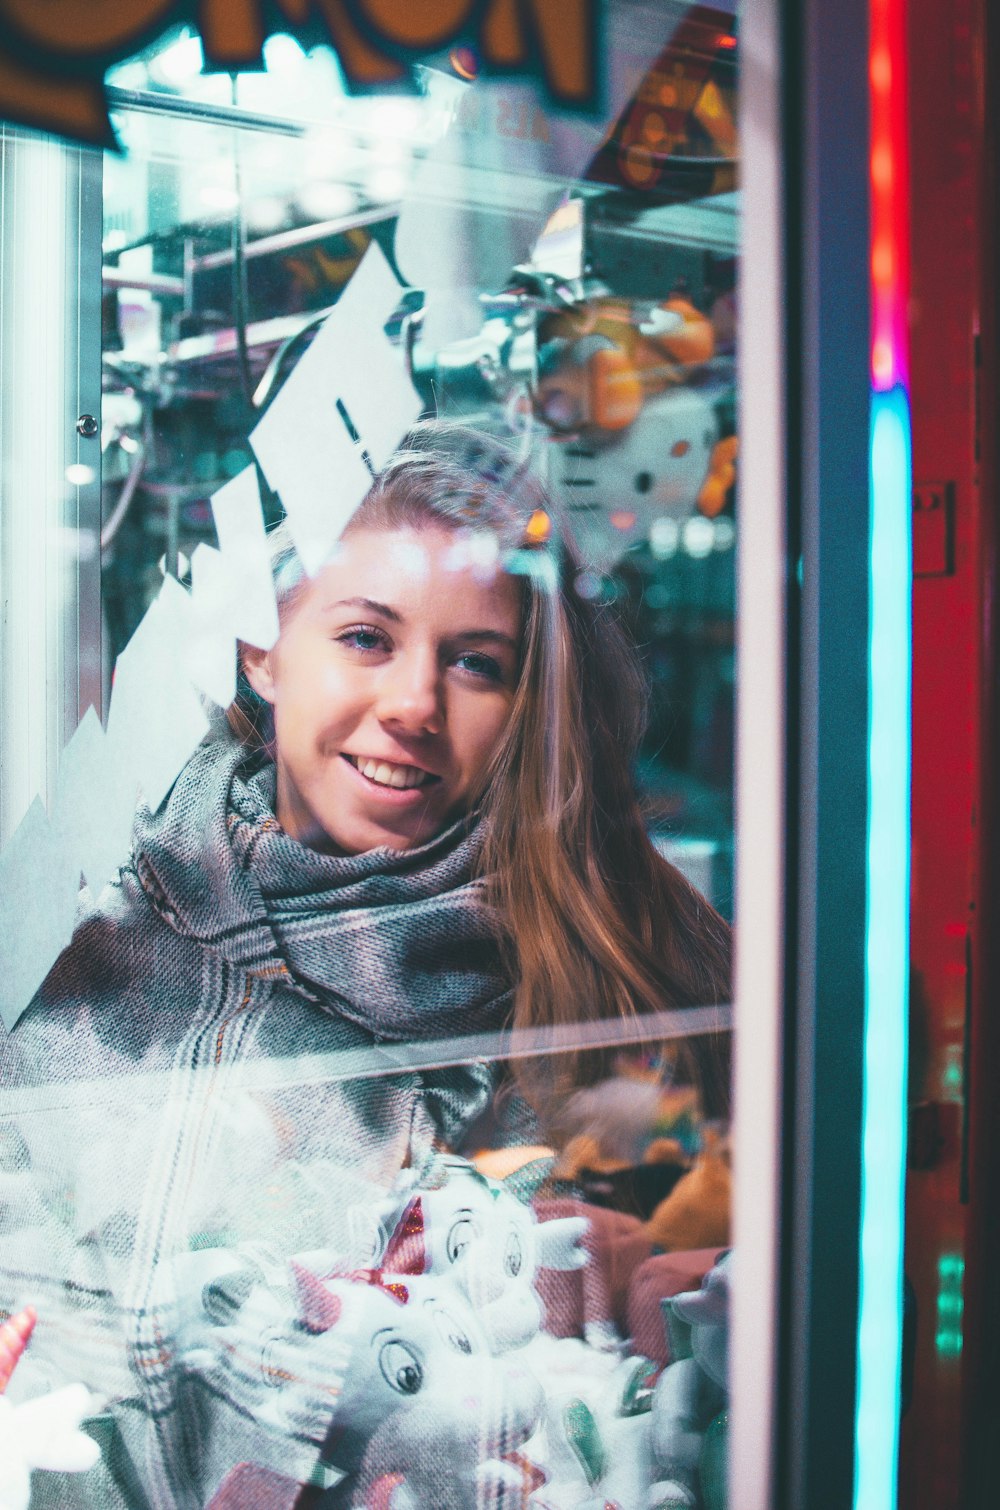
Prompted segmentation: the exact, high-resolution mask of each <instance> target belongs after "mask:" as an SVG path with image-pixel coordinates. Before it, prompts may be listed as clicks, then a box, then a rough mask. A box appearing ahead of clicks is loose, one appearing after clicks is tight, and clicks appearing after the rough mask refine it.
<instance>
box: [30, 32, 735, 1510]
mask: <svg viewBox="0 0 1000 1510" xmlns="http://www.w3.org/2000/svg"><path fill="white" fill-rule="evenodd" d="M608 24H609V33H608V91H609V99H608V106H607V112H606V114H605V115H604V116H602V117H601V119H599V120H595V119H593V118H591V117H587V116H584V115H579V114H573V113H571V112H568V111H561V110H558V109H556V108H554V107H553V106H552V104H551V102H550V101H548V100H547V99H546V97H545V95H544V93H543V91H542V90H541V89H540V87H539V86H538V85H536V84H535V83H534V82H530V81H525V80H521V79H516V78H500V79H497V78H492V79H491V78H488V77H478V76H477V66H476V59H475V56H474V55H473V54H471V53H470V52H469V51H468V50H466V49H456V50H454V51H452V52H451V53H450V54H449V55H448V56H442V57H438V58H435V59H431V60H428V61H427V62H425V63H421V64H420V65H414V66H413V67H412V68H409V69H408V70H407V72H406V79H405V82H404V83H403V84H402V85H401V86H400V87H399V88H398V89H396V90H395V91H393V92H389V91H384V92H382V93H375V94H370V95H363V96H352V95H351V94H349V93H348V91H347V90H346V88H345V85H344V81H343V76H342V74H341V72H340V69H339V65H338V63H337V61H336V58H335V56H334V54H333V53H332V51H331V50H330V49H329V48H328V47H324V46H314V47H310V48H304V47H303V46H301V45H300V44H299V43H298V42H296V41H295V40H294V39H292V38H291V37H276V38H273V39H271V41H270V42H269V43H268V49H267V51H266V54H265V57H266V65H267V66H266V71H264V72H261V73H257V74H240V75H238V76H237V77H235V78H233V79H230V78H229V77H228V76H222V75H214V74H203V73H201V72H200V69H201V64H202V58H201V51H200V44H199V43H198V41H197V38H196V36H195V35H194V33H193V32H192V31H191V30H189V29H182V30H179V31H177V32H175V33H173V34H171V35H170V36H169V37H167V38H164V39H161V40H160V41H159V42H157V43H156V44H155V45H153V46H151V47H150V48H149V49H148V50H147V51H146V52H145V53H143V54H142V55H141V56H138V57H136V58H134V59H131V60H129V61H128V62H127V63H125V64H123V65H121V66H120V67H119V68H118V69H117V70H115V71H114V73H113V74H112V75H111V76H109V83H110V85H111V88H112V105H113V121H114V126H115V130H116V132H117V134H118V138H119V141H120V143H121V146H122V152H121V153H120V154H113V153H108V154H107V155H106V156H105V158H104V164H103V226H102V231H101V234H102V240H103V271H102V289H103V298H102V309H101V330H100V333H99V334H100V350H101V358H102V371H103V402H102V409H101V416H100V422H101V440H100V446H101V453H102V462H103V478H102V480H103V500H102V513H101V520H100V531H99V534H100V540H99V559H100V565H101V612H102V626H101V633H100V636H98V635H97V634H96V632H95V631H94V629H93V628H91V630H90V631H89V636H88V644H89V647H90V651H91V654H94V653H96V652H97V651H98V644H97V642H98V639H99V641H100V644H99V658H100V665H101V683H102V687H103V694H102V701H103V707H102V708H101V709H100V710H99V711H100V712H101V715H102V720H103V722H104V725H105V728H106V734H103V735H102V734H101V732H100V730H99V729H98V727H97V722H96V720H95V719H93V718H91V719H90V721H89V722H85V723H84V724H83V725H82V726H81V733H80V735H79V736H78V737H77V740H76V741H75V743H74V745H73V746H71V747H70V749H69V750H68V751H67V752H66V753H64V754H63V755H62V758H61V762H57V764H58V771H59V774H58V777H57V779H56V782H55V784H54V786H53V791H52V793H51V794H50V800H49V808H50V813H53V814H56V815H57V819H58V822H57V823H56V829H55V841H54V842H55V850H54V853H55V852H56V851H58V855H59V864H61V865H62V871H61V872H60V874H61V875H62V876H63V880H64V881H65V879H66V871H67V868H68V870H69V872H72V874H71V876H70V883H71V884H70V891H71V892H72V891H73V890H75V887H76V883H77V880H78V876H79V871H80V870H81V869H82V870H83V872H84V880H85V882H86V883H87V886H88V889H87V890H86V891H85V892H84V893H83V894H82V896H81V900H80V904H79V908H80V910H79V913H78V916H77V925H76V929H75V932H74V933H73V938H72V942H71V943H70V944H69V947H68V948H67V949H66V950H65V952H63V953H62V955H61V957H60V959H59V962H58V964H56V965H55V968H54V969H53V970H52V971H51V973H49V974H48V976H47V979H45V982H44V985H43V986H42V987H41V990H40V993H39V994H38V995H37V996H36V997H35V998H34V1000H33V1001H31V1004H30V1005H28V1003H27V999H26V1000H25V1001H24V1002H21V1003H20V1006H21V1007H25V1008H26V1010H24V1012H23V1015H21V1017H20V1021H19V1022H18V1024H17V1026H16V1028H15V1030H14V1032H13V1034H12V1035H11V1038H10V1040H9V1043H5V1044H4V1053H5V1054H6V1053H9V1056H10V1065H11V1086H12V1089H11V1092H10V1094H9V1096H8V1097H7V1098H6V1100H5V1112H6V1116H5V1139H6V1144H5V1163H4V1168H5V1170H6V1171H7V1172H6V1173H5V1174H4V1175H3V1179H4V1180H5V1181H9V1182H10V1191H11V1194H10V1209H11V1210H12V1211H13V1212H15V1213H16V1215H15V1217H14V1218H12V1220H11V1222H10V1223H9V1227H10V1245H9V1248H5V1252H4V1255H3V1260H2V1265H3V1267H2V1269H0V1274H2V1276H3V1281H2V1282H3V1288H2V1292H0V1303H2V1304H3V1305H4V1306H6V1307H7V1308H8V1309H10V1310H11V1311H16V1309H17V1308H18V1307H19V1306H21V1305H23V1304H24V1303H26V1302H27V1301H29V1300H30V1301H31V1302H32V1303H33V1304H36V1305H37V1309H38V1312H39V1321H38V1325H37V1329H36V1332H35V1336H34V1338H33V1340H32V1343H31V1347H30V1349H29V1351H28V1352H27V1353H26V1354H25V1357H24V1358H23V1359H22V1361H21V1362H20V1363H19V1364H18V1366H17V1372H16V1375H15V1379H16V1380H17V1381H18V1387H19V1388H21V1389H22V1390H24V1391H25V1392H38V1391H39V1390H40V1389H42V1388H44V1387H48V1386H50V1385H56V1384H58V1383H61V1382H64V1381H68V1380H76V1379H80V1380H83V1381H84V1382H85V1383H86V1384H87V1385H88V1387H89V1388H90V1389H91V1390H92V1391H94V1392H95V1395H94V1398H93V1399H92V1400H91V1402H90V1406H89V1407H88V1409H89V1410H91V1411H92V1415H91V1416H90V1417H89V1425H88V1430H89V1431H90V1432H91V1435H92V1436H93V1437H94V1439H95V1440H97V1441H98V1442H99V1443H100V1446H101V1452H102V1458H101V1462H100V1464H99V1465H97V1466H95V1467H93V1468H91V1469H89V1470H88V1473H87V1476H86V1477H85V1478H83V1479H81V1480H80V1481H79V1482H78V1483H77V1484H76V1485H75V1487H74V1488H73V1491H72V1492H74V1493H77V1494H78V1495H80V1496H82V1498H80V1501H79V1502H80V1503H81V1504H83V1503H86V1504H93V1505H95V1506H96V1505H101V1506H109V1505H122V1506H133V1505H135V1506H140V1505H144V1504H146V1503H152V1502H155V1501H156V1497H157V1496H160V1497H161V1498H164V1499H165V1501H166V1502H170V1503H178V1504H180V1503H197V1504H209V1503H211V1504H214V1505H215V1506H216V1507H217V1510H222V1507H223V1506H225V1505H231V1506H235V1505H246V1504H249V1503H254V1504H257V1503H258V1502H259V1503H261V1504H267V1505H269V1506H271V1505H273V1506H275V1507H277V1506H279V1505H284V1504H288V1505H291V1504H292V1503H293V1502H294V1501H295V1499H296V1497H297V1496H298V1494H299V1492H300V1486H301V1485H303V1484H309V1485H310V1486H312V1488H313V1489H314V1490H315V1493H316V1503H317V1504H319V1503H323V1504H327V1505H331V1506H332V1505H334V1504H337V1505H358V1506H360V1505H372V1504H376V1503H377V1504H385V1505H386V1506H392V1507H395V1510H400V1507H403V1506H410V1505H419V1506H425V1505H426V1506H430V1505H434V1506H448V1505H454V1506H456V1507H457V1506H463V1507H464V1506H469V1505H472V1504H484V1505H486V1504H489V1505H504V1506H509V1507H513V1506H515V1505H517V1506H522V1507H526V1506H532V1507H534V1510H545V1507H548V1510H557V1507H560V1510H561V1507H569V1506H580V1507H584V1506H588V1505H591V1504H598V1503H600V1504H605V1503H617V1504H618V1505H620V1506H622V1507H632V1506H636V1507H638V1506H640V1505H642V1506H645V1505H646V1504H647V1502H648V1500H649V1496H650V1494H652V1493H653V1492H654V1486H656V1485H658V1486H659V1492H660V1495H661V1498H662V1500H663V1502H664V1503H677V1504H681V1503H691V1504H700V1505H703V1506H704V1507H706V1510H718V1507H719V1506H720V1505H721V1504H722V1503H723V1499H722V1498H720V1496H724V1487H723V1486H724V1478H725V1438H726V1424H725V1422H726V1418H725V1406H726V1371H725V1345H726V1322H725V1314H726V1295H727V1286H728V1275H727V1264H726V1260H725V1258H724V1256H723V1255H724V1254H725V1252H726V1250H727V1248H728V1243H729V1210H730V1184H731V1175H730V1150H729V1099H730V1098H729V1068H730V1057H731V1056H730V1037H731V1033H730V1029H731V1009H730V1005H729V954H730V929H729V925H730V923H731V920H732V876H733V691H734V681H735V664H734V640H735V634H734V630H735V600H734V561H735V542H736V529H737V520H736V509H735V488H736V465H737V439H736V433H735V432H736V392H735V388H736V381H735V351H736V330H737V307H736V282H737V268H738V257H739V196H738V191H737V189H736V180H735V164H736V158H737V155H738V144H737V140H736V127H735V117H736V95H737V47H736V30H735V23H734V20H733V18H732V16H731V15H729V14H728V13H726V12H725V11H706V10H704V9H703V8H701V7H691V6H686V5H673V6H669V7H666V8H663V7H656V8H648V9H642V8H639V7H633V6H624V5H622V6H614V7H611V8H610V9H609V21H608ZM95 341H96V332H95ZM137 792H138V808H137ZM66 793H69V796H66V795H65V794H66ZM60 794H62V795H60ZM74 802H75V803H76V806H75V807H74V806H73V803H74ZM60 803H61V804H62V805H61V806H60ZM80 813H82V814H83V816H82V817H79V814H80ZM70 814H73V815H74V816H73V817H72V818H71V817H70V816H69V815H70ZM60 815H61V816H60ZM59 822H61V823H62V827H61V828H60V827H59V826H58V823H59ZM130 835H131V837H129V836H130ZM52 863H53V864H54V863H55V861H53V862H52ZM65 889H66V888H65V887H64V891H65ZM56 952H57V951H56ZM41 974H44V971H42V972H41V973H40V976H39V978H41ZM29 994H30V993H29ZM677 1296H683V1297H684V1298H683V1299H680V1300H677V1301H675V1300H674V1297H677ZM693 1399H696V1400H697V1403H698V1419H697V1423H696V1424H697V1439H696V1440H695V1439H692V1438H691V1437H690V1436H689V1437H687V1438H685V1439H684V1440H682V1431H681V1428H682V1423H683V1422H684V1420H685V1419H686V1416H685V1412H686V1411H687V1409H688V1405H689V1404H690V1403H691V1400H693ZM685 1402H687V1403H685ZM70 1492H71V1491H70V1488H67V1489H66V1493H67V1494H69V1493H70ZM671 1495H673V1496H674V1498H673V1500H671V1499H670V1496H671ZM685 1497H686V1499H685ZM74 1502H75V1501H74Z"/></svg>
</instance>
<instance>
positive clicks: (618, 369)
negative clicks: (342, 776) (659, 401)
mask: <svg viewBox="0 0 1000 1510" xmlns="http://www.w3.org/2000/svg"><path fill="white" fill-rule="evenodd" d="M538 346H539V377H538V386H537V391H536V398H535V403H536V407H537V409H538V411H539V413H540V415H541V416H542V418H543V419H544V420H545V421H546V423H547V424H549V425H550V426H551V427H552V428H553V429H555V430H561V431H573V432H577V431H583V432H584V433H587V432H589V433H594V432H597V433H601V432H603V433H605V434H609V433H614V432H616V431H620V430H626V429H628V427H629V426H630V425H632V424H633V423H634V422H635V420H636V419H637V418H638V416H639V413H640V411H641V410H642V407H643V404H644V403H645V402H646V401H647V399H649V398H652V397H654V396H655V395H657V394H660V393H663V392H665V391H666V390H667V389H669V388H676V387H678V386H679V385H681V384H683V383H684V382H686V381H687V379H688V378H689V376H690V374H691V373H692V372H693V371H694V370H695V369H697V368H698V367H702V366H704V365H705V363H706V362H708V361H710V360H711V358H712V355H713V353H714V351H715V335H714V332H713V329H712V322H711V320H710V319H709V318H708V317H707V315H703V314H702V313H701V312H700V311H699V310H697V309H696V308H695V307H694V305H693V304H692V303H691V301H690V300H689V299H687V298H686V297H684V295H683V294H672V295H671V296H670V298H669V299H666V300H664V301H663V303H660V304H654V305H652V306H651V307H650V306H647V307H645V308H644V309H643V310H640V309H638V308H635V309H634V308H633V306H632V305H631V304H629V303H628V301H626V300H623V299H615V298H610V297H602V298H596V299H593V300H591V301H590V302H589V303H585V304H580V305H577V306H575V307H574V308H572V309H569V310H560V311H559V312H558V313H555V314H552V315H549V316H548V317H547V318H546V319H545V320H543V321H542V323H541V326H540V328H539V332H538Z"/></svg>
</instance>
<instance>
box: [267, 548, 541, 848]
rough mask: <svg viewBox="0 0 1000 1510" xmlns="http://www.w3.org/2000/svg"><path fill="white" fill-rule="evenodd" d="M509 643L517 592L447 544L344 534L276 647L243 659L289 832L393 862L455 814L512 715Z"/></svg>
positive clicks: (516, 624) (515, 637) (513, 669)
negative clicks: (265, 727)
mask: <svg viewBox="0 0 1000 1510" xmlns="http://www.w3.org/2000/svg"><path fill="white" fill-rule="evenodd" d="M352 589H353V590H358V589H360V594H361V595H360V596H348V594H351V593H352ZM520 630H521V606H520V592H519V589H518V583H517V581H516V579H514V578H512V577H511V576H510V575H509V574H508V573H507V572H505V571H504V570H503V569H502V568H501V566H500V565H499V563H497V564H496V565H494V566H492V567H491V568H490V569H489V571H487V572H485V573H484V572H483V571H482V570H481V569H479V570H475V569H474V568H473V566H472V565H471V563H468V562H465V563H463V562H462V561H461V560H456V552H455V534H454V531H453V530H449V529H445V528H442V527H438V526H428V527H426V528H424V529H422V530H414V529H405V530H400V531H394V532H393V533H392V534H390V535H388V536H387V535H386V534H385V532H384V531H382V530H379V529H373V528H370V527H369V528H366V527H364V526H361V525H359V526H357V527H355V528H354V529H353V530H351V531H349V532H348V534H347V536H346V538H345V539H344V540H343V542H342V544H341V546H340V548H339V550H338V552H337V555H336V558H335V560H334V561H332V562H331V563H330V564H329V565H328V566H326V567H325V568H324V569H323V571H321V572H320V573H319V575H318V576H317V577H315V578H314V579H313V580H312V581H311V582H308V583H305V584H303V585H302V586H301V588H300V590H299V592H298V593H297V594H296V597H295V599H294V602H293V603H292V605H291V606H290V607H289V608H287V609H286V611H285V614H284V622H283V624H282V631H281V636H280V638H279V640H278V643H277V645H276V646H275V647H274V649H273V650H271V651H267V652H262V651H257V652H254V651H253V650H251V649H250V648H249V647H248V648H246V649H245V650H244V656H243V659H244V668H245V672H246V676H247V680H248V681H249V683H250V685H251V686H252V687H253V689H254V690H255V691H256V692H257V693H258V694H259V695H260V697H262V698H263V699H264V700H265V701H266V702H267V703H269V704H270V705H271V708H272V710H273V718H274V730H275V759H276V764H277V773H278V774H277V817H278V821H279V822H280V823H281V825H282V827H283V828H284V829H285V830H286V832H287V833H290V834H293V835H294V836H295V838H297V839H301V840H302V841H303V842H304V843H306V844H310V845H311V846H312V847H313V848H315V849H325V848H331V847H332V848H334V849H337V850H340V851H341V852H342V853H345V854H357V853H359V852H360V851H363V850H369V849H377V848H379V847H380V846H386V847H388V848H391V849H405V848H409V847H410V846H412V845H415V844H421V843H424V842H425V841H426V840H427V839H430V838H432V837H433V835H434V834H436V833H438V832H439V831H440V830H441V829H442V828H445V827H446V826H447V825H448V823H449V822H451V821H452V820H453V819H454V818H456V817H458V816H459V815H461V814H462V813H463V812H465V811H466V809H467V808H468V806H469V805H470V802H471V801H472V800H473V799H474V798H475V797H476V796H477V795H478V794H479V792H480V791H481V790H482V786H483V783H484V779H485V776H486V772H487V771H488V769H489V766H490V763H491V761H492V759H493V756H494V754H495V752H496V749H497V746H498V744H499V741H500V737H501V735H502V733H503V730H504V728H505V726H506V723H507V720H508V718H509V716H510V711H511V706H512V704H513V701H514V692H515V687H516V683H517V673H518V663H519V641H520Z"/></svg>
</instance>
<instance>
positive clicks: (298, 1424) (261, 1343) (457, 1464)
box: [182, 1254, 542, 1510]
mask: <svg viewBox="0 0 1000 1510" xmlns="http://www.w3.org/2000/svg"><path fill="white" fill-rule="evenodd" d="M189 1257H190V1256H189ZM196 1257H199V1258H201V1259H202V1261H203V1262H204V1263H205V1264H206V1265H207V1264H209V1263H211V1265H212V1266H214V1268H215V1269H216V1271H217V1272H216V1276H215V1277H214V1278H211V1279H210V1280H209V1282H208V1283H206V1284H205V1285H204V1286H203V1287H202V1291H201V1300H200V1307H198V1308H197V1309H196V1308H194V1307H191V1306H190V1303H188V1309H189V1310H190V1311H192V1312H193V1314H192V1315H191V1317H190V1319H189V1321H188V1323H187V1325H186V1327H185V1328H184V1334H183V1336H184V1340H183V1347H182V1359H183V1361H184V1363H185V1364H186V1366H187V1368H188V1369H189V1370H190V1371H191V1373H192V1374H195V1373H197V1374H198V1375H199V1376H200V1378H201V1379H202V1381H203V1382H204V1384H205V1385H206V1387H207V1388H209V1389H213V1388H223V1389H224V1388H226V1383H227V1375H228V1374H230V1373H232V1372H234V1371H238V1372H239V1373H240V1375H241V1382H242V1384H243V1391H242V1393H243V1396H244V1398H245V1397H246V1392H247V1391H246V1386H247V1385H248V1384H250V1385H251V1386H253V1385H254V1383H256V1384H258V1385H259V1395H258V1400H259V1406H258V1408H257V1409H255V1420H256V1421H257V1422H258V1424H259V1425H260V1426H261V1428H262V1430H261V1433H260V1441H261V1456H260V1458H259V1460H258V1461H257V1462H256V1463H255V1464H254V1465H253V1469H252V1471H253V1472H254V1473H256V1474H258V1476H259V1475H261V1474H263V1475H264V1477H265V1478H266V1479H268V1481H269V1483H270V1486H271V1487H272V1488H273V1489H274V1492H275V1502H276V1503H279V1504H280V1503H281V1498H280V1488H281V1484H282V1483H283V1482H284V1481H283V1480H282V1477H281V1448H282V1441H283V1439H284V1438H285V1437H286V1435H287V1434H288V1433H289V1432H292V1433H296V1434H298V1435H300V1436H301V1435H302V1434H306V1435H307V1436H310V1437H312V1438H313V1439H314V1440H316V1441H317V1446H318V1454H317V1455H318V1458H319V1459H320V1461H321V1464H322V1467H323V1469H324V1470H327V1473H326V1477H327V1478H335V1479H337V1480H338V1482H337V1483H336V1484H333V1485H331V1486H330V1487H329V1488H328V1489H324V1492H323V1493H322V1495H320V1497H319V1498H318V1499H317V1501H316V1503H317V1504H321V1505H323V1506H324V1510H334V1507H336V1510H347V1507H350V1510H422V1507H425V1506H431V1505H433V1506H434V1507H435V1510H465V1507H467V1506H469V1505H474V1504H477V1503H481V1502H484V1501H488V1502H490V1503H494V1502H498V1501H501V1502H502V1497H503V1495H504V1493H505V1492H506V1488H507V1486H508V1485H514V1486H516V1491H517V1494H518V1496H519V1497H520V1495H521V1487H522V1483H523V1475H522V1473H521V1471H520V1470H519V1469H518V1468H516V1467H514V1466H512V1465H510V1464H506V1463H504V1462H503V1461H501V1460H502V1459H503V1457H504V1454H506V1453H509V1452H513V1451H515V1450H516V1449H517V1448H519V1447H520V1446H521V1445H522V1444H523V1443H524V1442H525V1441H527V1439H528V1438H529V1437H530V1436H531V1435H532V1433H533V1432H534V1431H535V1428H536V1426H537V1425H538V1421H539V1418H540V1413H541V1403H542V1397H541V1390H540V1388H539V1386H538V1384H537V1382H536V1380H535V1378H534V1376H533V1375H532V1374H531V1373H530V1372H529V1371H528V1370H527V1369H526V1368H524V1367H523V1366H522V1365H521V1364H520V1363H519V1362H517V1361H511V1360H510V1359H509V1358H508V1357H506V1356H501V1357H495V1356H493V1354H492V1353H491V1351H490V1347H489V1344H488V1342H487V1339H486V1337H485V1335H484V1333H483V1330H482V1328H481V1327H480V1326H479V1324H478V1321H477V1318H476V1315H475V1313H474V1311H473V1309H472V1307H471V1306H470V1305H469V1304H468V1302H467V1301H466V1299H465V1297H464V1295H463V1294H462V1291H461V1290H460V1288H459V1287H458V1285H457V1284H455V1283H454V1281H453V1280H452V1278H451V1277H450V1276H448V1275H446V1276H444V1277H441V1278H439V1277H437V1276H433V1275H412V1274H406V1275H392V1274H389V1273H388V1272H387V1271H385V1270H367V1271H364V1272H361V1273H357V1274H354V1275H351V1276H345V1275H343V1274H342V1273H339V1272H335V1273H329V1274H318V1273H316V1272H315V1271H314V1268H312V1267H307V1265H311V1264H313V1263H314V1259H313V1258H312V1257H310V1256H307V1257H305V1258H304V1259H303V1261H302V1262H293V1263H292V1264H290V1265H289V1266H287V1268H286V1269H285V1271H284V1273H280V1272H278V1271H276V1270H275V1269H271V1268H269V1266H267V1264H266V1262H265V1263H264V1264H263V1265H261V1264H258V1263H257V1262H255V1261H249V1262H248V1261H246V1260H245V1259H241V1258H240V1256H238V1255H234V1254H216V1255H214V1256H213V1257H212V1258H211V1259H209V1257H208V1255H197V1256H196ZM191 1267H192V1266H191V1265H190V1264H188V1265H187V1268H188V1270H189V1271H190V1269H191ZM206 1272H207V1271H206ZM186 1279H187V1284H186V1290H187V1294H188V1295H189V1296H190V1294H191V1291H192V1286H191V1284H190V1273H189V1274H188V1275H187V1276H186ZM182 1288H183V1286H182ZM275 1384H280V1386H281V1387H280V1388H275V1387H274V1385H275ZM207 1450H208V1451H211V1444H207ZM250 1471H251V1469H250V1467H249V1465H240V1467H239V1470H238V1473H239V1474H242V1475H243V1476H244V1478H245V1477H246V1475H247V1473H248V1472H250ZM236 1472H237V1471H236V1470H234V1471H233V1472H232V1473H230V1474H228V1475H227V1478H226V1480H225V1481H224V1482H223V1483H222V1484H220V1487H219V1490H218V1491H217V1494H216V1497H215V1499H216V1502H217V1504H219V1505H222V1504H227V1503H231V1502H233V1501H232V1494H233V1492H234V1483H235V1482H236V1479H234V1473H236Z"/></svg>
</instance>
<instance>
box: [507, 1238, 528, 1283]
mask: <svg viewBox="0 0 1000 1510" xmlns="http://www.w3.org/2000/svg"><path fill="white" fill-rule="evenodd" d="M523 1262H524V1257H523V1255H522V1253H521V1239H520V1237H519V1236H518V1234H517V1233H516V1232H512V1233H511V1234H510V1236H509V1237H508V1239H507V1246H506V1248H505V1249H504V1250H503V1272H504V1273H505V1274H506V1275H508V1276H509V1277H510V1278H511V1279H516V1278H517V1276H518V1275H519V1274H520V1272H521V1265H522V1263H523Z"/></svg>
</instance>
